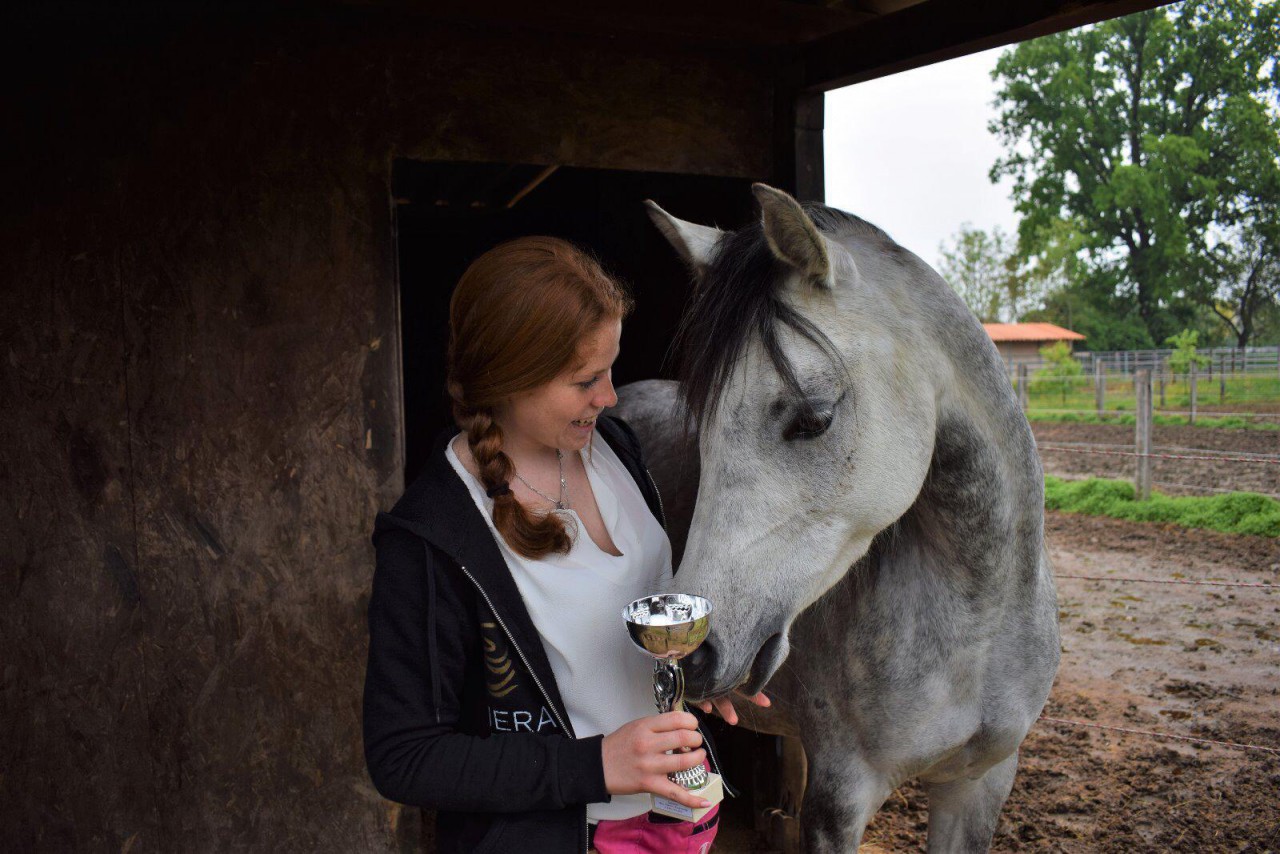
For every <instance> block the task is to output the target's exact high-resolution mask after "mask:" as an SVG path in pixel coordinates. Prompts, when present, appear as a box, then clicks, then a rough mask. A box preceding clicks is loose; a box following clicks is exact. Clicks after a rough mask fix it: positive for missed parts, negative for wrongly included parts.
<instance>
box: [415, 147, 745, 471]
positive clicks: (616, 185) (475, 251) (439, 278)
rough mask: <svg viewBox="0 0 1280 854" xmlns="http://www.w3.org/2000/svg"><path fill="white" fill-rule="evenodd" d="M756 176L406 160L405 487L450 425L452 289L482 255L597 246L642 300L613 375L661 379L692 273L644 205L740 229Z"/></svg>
mask: <svg viewBox="0 0 1280 854" xmlns="http://www.w3.org/2000/svg"><path fill="white" fill-rule="evenodd" d="M750 184H751V182H750V181H748V180H746V179H742V178H719V177H710V176H696V175H695V176H691V175H670V174H664V173H652V172H617V171H609V170H601V169H576V168H569V167H563V168H556V169H549V168H548V167H544V166H534V165H527V164H495V163H456V162H454V163H419V162H413V161H401V162H399V163H397V164H396V168H395V173H394V176H393V191H394V194H395V198H396V222H397V240H398V247H399V264H400V324H401V335H402V339H401V340H402V346H403V359H404V418H405V483H406V484H407V483H411V482H412V481H413V478H414V476H415V475H417V473H418V471H419V470H420V469H421V467H422V465H423V463H424V461H425V456H424V455H425V454H426V453H427V451H428V449H429V448H430V445H431V441H432V439H434V438H435V435H436V434H437V433H438V432H439V431H440V430H441V429H443V428H444V427H446V426H449V425H451V424H452V417H451V415H450V413H449V408H448V405H447V399H446V395H445V391H444V370H445V348H446V347H447V345H448V322H449V321H448V315H449V296H450V294H451V293H452V292H453V287H454V285H455V284H456V283H457V281H458V278H459V277H460V276H461V275H462V273H463V271H464V270H465V269H466V267H467V265H468V264H470V263H471V261H472V260H473V259H475V258H476V257H477V256H478V255H480V254H481V253H483V252H484V251H485V250H487V249H489V248H491V247H493V246H495V245H497V244H498V243H501V242H502V241H504V240H509V239H511V238H513V237H519V236H522V235H527V234H550V235H554V236H556V237H563V238H566V239H568V240H572V241H574V242H575V243H577V244H578V245H580V246H583V247H585V248H587V249H589V250H590V251H592V252H594V253H595V254H596V256H597V257H598V258H599V259H600V261H601V262H602V263H603V264H604V267H605V269H606V270H608V271H609V272H611V273H613V274H614V275H616V276H618V277H620V278H621V279H622V280H623V281H625V282H626V283H627V284H629V285H630V286H631V288H632V292H633V293H634V295H635V298H636V312H635V314H634V315H632V317H631V318H630V319H629V320H628V322H627V325H626V327H625V328H624V330H623V334H622V355H621V356H619V358H618V362H617V364H616V365H615V366H614V381H615V383H616V384H618V385H622V384H624V383H628V382H634V381H635V380H640V379H650V378H654V377H663V376H666V375H667V374H666V373H664V371H666V370H669V368H668V366H665V365H664V364H663V359H664V356H665V355H666V352H667V347H668V345H669V344H670V342H671V338H672V335H673V334H674V332H675V328H676V324H677V322H678V321H679V318H680V313H681V311H682V310H683V308H684V304H685V299H686V296H687V295H688V292H689V283H690V277H689V274H688V272H687V271H686V270H685V268H684V266H683V265H682V264H681V262H680V261H679V259H678V258H677V257H676V255H675V252H674V251H673V250H672V249H671V247H670V245H668V244H667V242H666V240H665V239H664V238H663V237H662V236H661V235H660V234H659V233H658V230H657V229H656V228H654V226H653V223H651V222H650V221H649V217H648V216H647V214H646V213H645V208H644V206H643V204H642V202H643V200H644V199H646V198H651V199H653V200H654V201H656V202H658V204H660V205H662V206H663V207H664V208H665V209H667V210H668V211H670V212H671V213H672V214H674V215H675V216H678V217H680V218H682V219H688V220H692V221H694V222H699V223H706V224H715V225H719V226H721V227H722V228H737V227H739V226H741V225H742V224H743V223H744V222H746V221H747V219H748V218H749V217H752V216H754V215H755V202H754V200H753V198H752V196H751V192H750Z"/></svg>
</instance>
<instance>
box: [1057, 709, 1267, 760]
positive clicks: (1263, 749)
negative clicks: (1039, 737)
mask: <svg viewBox="0 0 1280 854" xmlns="http://www.w3.org/2000/svg"><path fill="white" fill-rule="evenodd" d="M1040 720H1042V721H1045V722H1046V723H1051V724H1061V725H1064V726H1079V727H1089V728H1091V729H1105V730H1111V731H1112V732H1122V733H1126V734H1128V735H1145V736H1149V737H1151V738H1163V739H1169V740H1172V741H1189V742H1193V743H1195V744H1206V745H1212V746H1214V747H1225V748H1228V749H1230V750H1252V751H1257V752H1260V753H1270V754H1273V755H1276V756H1280V748H1277V747H1267V746H1265V745H1262V744H1247V743H1245V742H1240V741H1217V740H1215V739H1212V738H1197V737H1196V736H1193V735H1175V734H1174V733H1171V732H1157V731H1156V730H1150V729H1136V728H1134V727H1123V726H1113V725H1111V724H1099V723H1094V722H1092V721H1074V720H1069V719H1067V718H1051V717H1049V716H1047V715H1041V716H1040Z"/></svg>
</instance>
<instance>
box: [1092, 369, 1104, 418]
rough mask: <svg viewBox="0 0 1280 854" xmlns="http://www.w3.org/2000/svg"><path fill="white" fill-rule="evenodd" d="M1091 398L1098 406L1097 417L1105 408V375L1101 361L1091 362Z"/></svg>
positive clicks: (1100, 415)
mask: <svg viewBox="0 0 1280 854" xmlns="http://www.w3.org/2000/svg"><path fill="white" fill-rule="evenodd" d="M1093 400H1094V403H1095V404H1096V405H1097V407H1098V417H1099V418H1101V417H1102V413H1103V412H1104V411H1105V410H1106V408H1107V375H1106V374H1105V373H1104V372H1103V370H1102V363H1101V362H1094V363H1093Z"/></svg>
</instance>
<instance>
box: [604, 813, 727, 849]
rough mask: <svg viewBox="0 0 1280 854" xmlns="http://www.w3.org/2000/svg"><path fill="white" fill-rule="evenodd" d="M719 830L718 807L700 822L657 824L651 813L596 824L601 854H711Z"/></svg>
mask: <svg viewBox="0 0 1280 854" xmlns="http://www.w3.org/2000/svg"><path fill="white" fill-rule="evenodd" d="M699 828H702V829H701V830H699ZM719 829H720V805H719V804H716V805H715V806H714V807H712V808H711V811H710V812H708V813H707V814H706V815H705V816H703V817H702V820H701V821H698V822H692V821H678V822H674V823H671V824H665V823H664V824H657V823H655V822H654V816H653V814H652V813H643V814H641V815H638V816H636V817H635V818H626V819H620V820H618V821H602V822H600V823H599V824H598V825H596V837H595V849H596V850H597V851H599V852H600V854H708V852H709V851H710V850H711V842H712V841H713V840H714V839H715V838H716V831H717V830H719ZM694 831H697V832H696V833H695V832H694Z"/></svg>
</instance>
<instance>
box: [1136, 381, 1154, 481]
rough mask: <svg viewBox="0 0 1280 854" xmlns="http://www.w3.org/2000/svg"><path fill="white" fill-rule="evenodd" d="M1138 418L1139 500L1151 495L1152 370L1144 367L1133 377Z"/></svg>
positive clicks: (1137, 474)
mask: <svg viewBox="0 0 1280 854" xmlns="http://www.w3.org/2000/svg"><path fill="white" fill-rule="evenodd" d="M1133 392H1134V395H1135V396H1136V397H1137V410H1138V419H1137V424H1136V426H1135V430H1134V450H1135V451H1137V453H1138V454H1139V456H1138V465H1137V470H1136V471H1135V473H1134V482H1133V486H1134V489H1135V490H1136V491H1137V493H1138V500H1139V501H1146V500H1147V499H1148V498H1150V497H1151V371H1149V370H1146V369H1143V370H1141V371H1138V373H1137V374H1136V375H1135V376H1134V378H1133Z"/></svg>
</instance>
